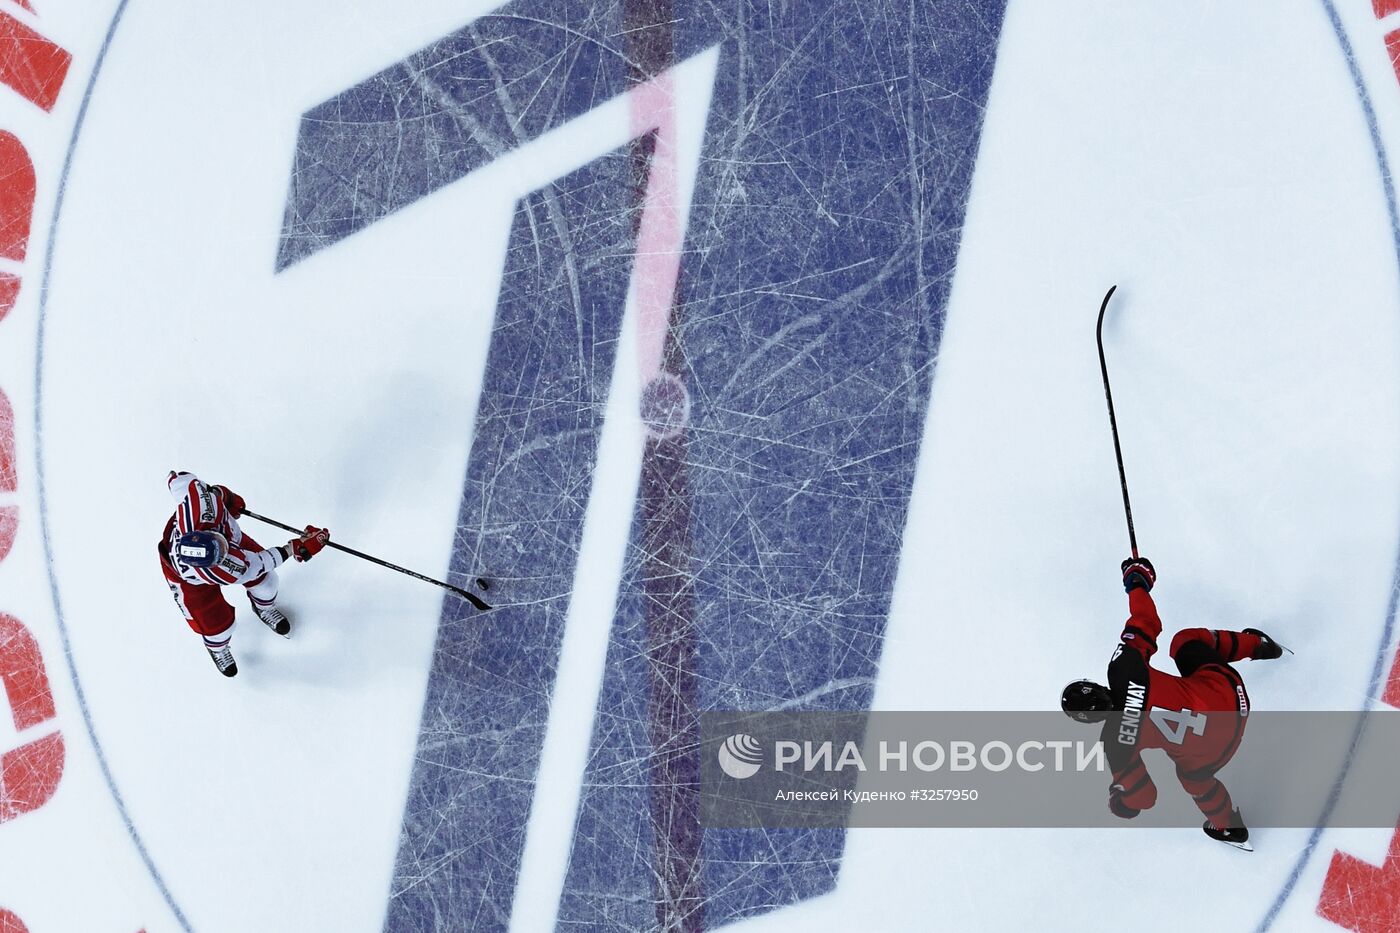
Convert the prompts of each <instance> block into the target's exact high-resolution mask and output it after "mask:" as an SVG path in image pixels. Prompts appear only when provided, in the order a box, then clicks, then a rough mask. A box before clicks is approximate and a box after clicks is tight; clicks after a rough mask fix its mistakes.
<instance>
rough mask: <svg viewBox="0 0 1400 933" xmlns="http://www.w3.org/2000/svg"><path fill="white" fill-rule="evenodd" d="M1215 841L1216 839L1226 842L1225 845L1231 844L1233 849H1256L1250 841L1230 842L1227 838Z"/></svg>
mask: <svg viewBox="0 0 1400 933" xmlns="http://www.w3.org/2000/svg"><path fill="white" fill-rule="evenodd" d="M1215 841H1216V842H1223V843H1225V845H1227V846H1229V847H1230V848H1232V849H1239V850H1240V851H1241V852H1253V851H1254V846H1252V845H1250V844H1249V843H1248V842H1229V841H1227V840H1225V839H1216V840H1215Z"/></svg>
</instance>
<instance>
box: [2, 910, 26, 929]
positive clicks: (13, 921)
mask: <svg viewBox="0 0 1400 933" xmlns="http://www.w3.org/2000/svg"><path fill="white" fill-rule="evenodd" d="M0 933H29V928H28V927H26V926H25V925H24V921H22V920H20V919H19V918H18V917H16V916H15V915H14V914H12V913H10V912H9V911H8V910H6V909H5V908H3V907H0Z"/></svg>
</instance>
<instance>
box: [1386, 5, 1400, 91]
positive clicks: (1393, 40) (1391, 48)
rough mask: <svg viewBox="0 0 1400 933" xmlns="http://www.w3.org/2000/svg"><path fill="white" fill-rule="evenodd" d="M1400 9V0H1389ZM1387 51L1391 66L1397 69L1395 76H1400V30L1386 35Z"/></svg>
mask: <svg viewBox="0 0 1400 933" xmlns="http://www.w3.org/2000/svg"><path fill="white" fill-rule="evenodd" d="M1389 2H1393V3H1395V5H1396V8H1397V9H1400V0H1389ZM1385 51H1386V53H1387V54H1388V55H1389V56H1390V67H1391V68H1392V69H1393V70H1394V71H1395V77H1396V78H1400V30H1397V31H1395V32H1392V33H1389V34H1388V35H1387V36H1386V37H1385Z"/></svg>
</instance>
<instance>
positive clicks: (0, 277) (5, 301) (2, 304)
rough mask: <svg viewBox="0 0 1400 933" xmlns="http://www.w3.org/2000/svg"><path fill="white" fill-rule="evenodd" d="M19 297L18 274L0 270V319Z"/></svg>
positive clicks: (8, 311) (3, 317)
mask: <svg viewBox="0 0 1400 933" xmlns="http://www.w3.org/2000/svg"><path fill="white" fill-rule="evenodd" d="M18 299H19V276H17V275H10V274H9V273H8V272H0V321H3V320H4V319H5V315H7V314H9V313H10V310H11V309H12V308H13V307H14V306H15V302H16V301H17V300H18Z"/></svg>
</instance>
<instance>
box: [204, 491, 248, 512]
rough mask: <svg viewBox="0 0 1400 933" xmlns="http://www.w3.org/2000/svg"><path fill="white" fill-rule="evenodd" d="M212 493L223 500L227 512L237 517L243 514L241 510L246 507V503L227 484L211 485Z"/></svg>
mask: <svg viewBox="0 0 1400 933" xmlns="http://www.w3.org/2000/svg"><path fill="white" fill-rule="evenodd" d="M211 488H212V489H213V490H214V494H215V495H217V496H218V497H219V498H220V499H223V500H224V508H226V509H228V514H230V515H232V516H233V517H234V518H238V517H239V516H240V515H242V514H243V510H244V509H246V508H247V507H248V503H246V502H244V501H243V497H242V496H240V495H239V494H238V493H236V492H234V491H233V490H232V489H229V488H228V487H227V486H213V487H211Z"/></svg>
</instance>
